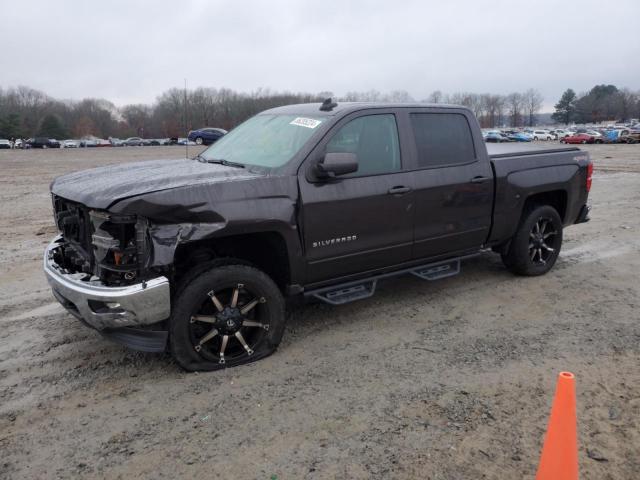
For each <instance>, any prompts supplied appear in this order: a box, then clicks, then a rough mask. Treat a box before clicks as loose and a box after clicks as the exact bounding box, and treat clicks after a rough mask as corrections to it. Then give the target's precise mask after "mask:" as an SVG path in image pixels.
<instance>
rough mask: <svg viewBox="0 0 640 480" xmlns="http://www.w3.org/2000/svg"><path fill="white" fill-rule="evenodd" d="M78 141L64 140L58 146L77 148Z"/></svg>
mask: <svg viewBox="0 0 640 480" xmlns="http://www.w3.org/2000/svg"><path fill="white" fill-rule="evenodd" d="M78 146H79V145H78V142H77V141H76V140H64V141H63V142H62V144H61V145H60V148H78Z"/></svg>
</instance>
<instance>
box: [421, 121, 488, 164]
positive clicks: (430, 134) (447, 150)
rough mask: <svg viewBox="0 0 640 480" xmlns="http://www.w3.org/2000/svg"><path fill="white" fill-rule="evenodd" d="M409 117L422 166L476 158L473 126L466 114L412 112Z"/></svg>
mask: <svg viewBox="0 0 640 480" xmlns="http://www.w3.org/2000/svg"><path fill="white" fill-rule="evenodd" d="M410 118H411V127H412V129H413V135H414V138H415V142H416V150H417V154H418V166H419V167H420V168H428V167H441V166H445V165H460V164H465V163H470V162H473V161H475V159H476V153H475V148H474V146H473V137H472V135H471V128H470V127H469V122H468V121H467V118H466V117H465V116H464V115H462V114H459V113H412V114H410ZM495 133H496V134H497V132H495Z"/></svg>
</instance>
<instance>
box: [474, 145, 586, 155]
mask: <svg viewBox="0 0 640 480" xmlns="http://www.w3.org/2000/svg"><path fill="white" fill-rule="evenodd" d="M486 145H487V153H488V154H489V157H491V158H492V159H493V158H504V157H520V156H524V155H538V154H541V153H561V152H572V151H576V150H580V149H579V148H578V147H574V146H569V145H567V146H565V145H556V144H554V145H552V146H546V145H538V144H535V145H534V144H528V143H519V142H514V143H487V144H486Z"/></svg>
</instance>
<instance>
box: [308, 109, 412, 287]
mask: <svg viewBox="0 0 640 480" xmlns="http://www.w3.org/2000/svg"><path fill="white" fill-rule="evenodd" d="M329 152H349V153H355V154H356V155H357V156H358V171H357V172H355V173H352V174H348V175H344V176H338V177H336V178H335V179H331V180H329V181H321V182H317V181H316V182H314V181H309V179H308V178H307V175H306V174H305V170H306V169H307V168H308V167H309V164H307V165H305V166H304V167H303V168H302V169H301V172H300V175H299V182H300V191H301V192H300V193H301V196H302V212H301V224H302V226H303V232H302V233H303V236H304V245H305V251H306V259H307V283H314V282H321V281H323V280H329V279H337V278H339V277H343V276H346V275H349V274H352V273H358V272H363V271H367V270H373V269H377V268H381V267H385V266H390V265H394V264H398V263H402V262H405V261H408V260H409V259H410V257H411V245H412V241H413V211H412V203H411V202H412V197H413V194H414V192H413V184H412V179H411V174H410V173H408V172H403V171H402V160H403V159H402V155H401V148H400V141H399V137H398V127H397V123H396V115H395V113H394V111H393V110H386V109H385V110H376V113H375V114H372V113H371V112H370V111H369V112H368V113H366V112H365V113H362V112H359V113H357V114H352V115H350V116H348V117H346V118H345V119H343V120H342V121H341V122H339V123H338V124H337V125H336V126H335V127H334V128H333V129H332V131H331V132H330V133H329V135H327V138H326V139H325V140H323V142H321V143H320V144H319V145H318V147H317V149H316V150H315V151H314V152H313V153H312V154H311V156H310V162H312V163H315V162H316V161H317V160H318V159H320V158H322V156H323V155H324V154H325V153H329Z"/></svg>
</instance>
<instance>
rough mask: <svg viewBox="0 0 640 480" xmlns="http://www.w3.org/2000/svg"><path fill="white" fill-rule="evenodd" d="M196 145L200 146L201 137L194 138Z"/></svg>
mask: <svg viewBox="0 0 640 480" xmlns="http://www.w3.org/2000/svg"><path fill="white" fill-rule="evenodd" d="M196 145H202V137H198V138H196Z"/></svg>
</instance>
